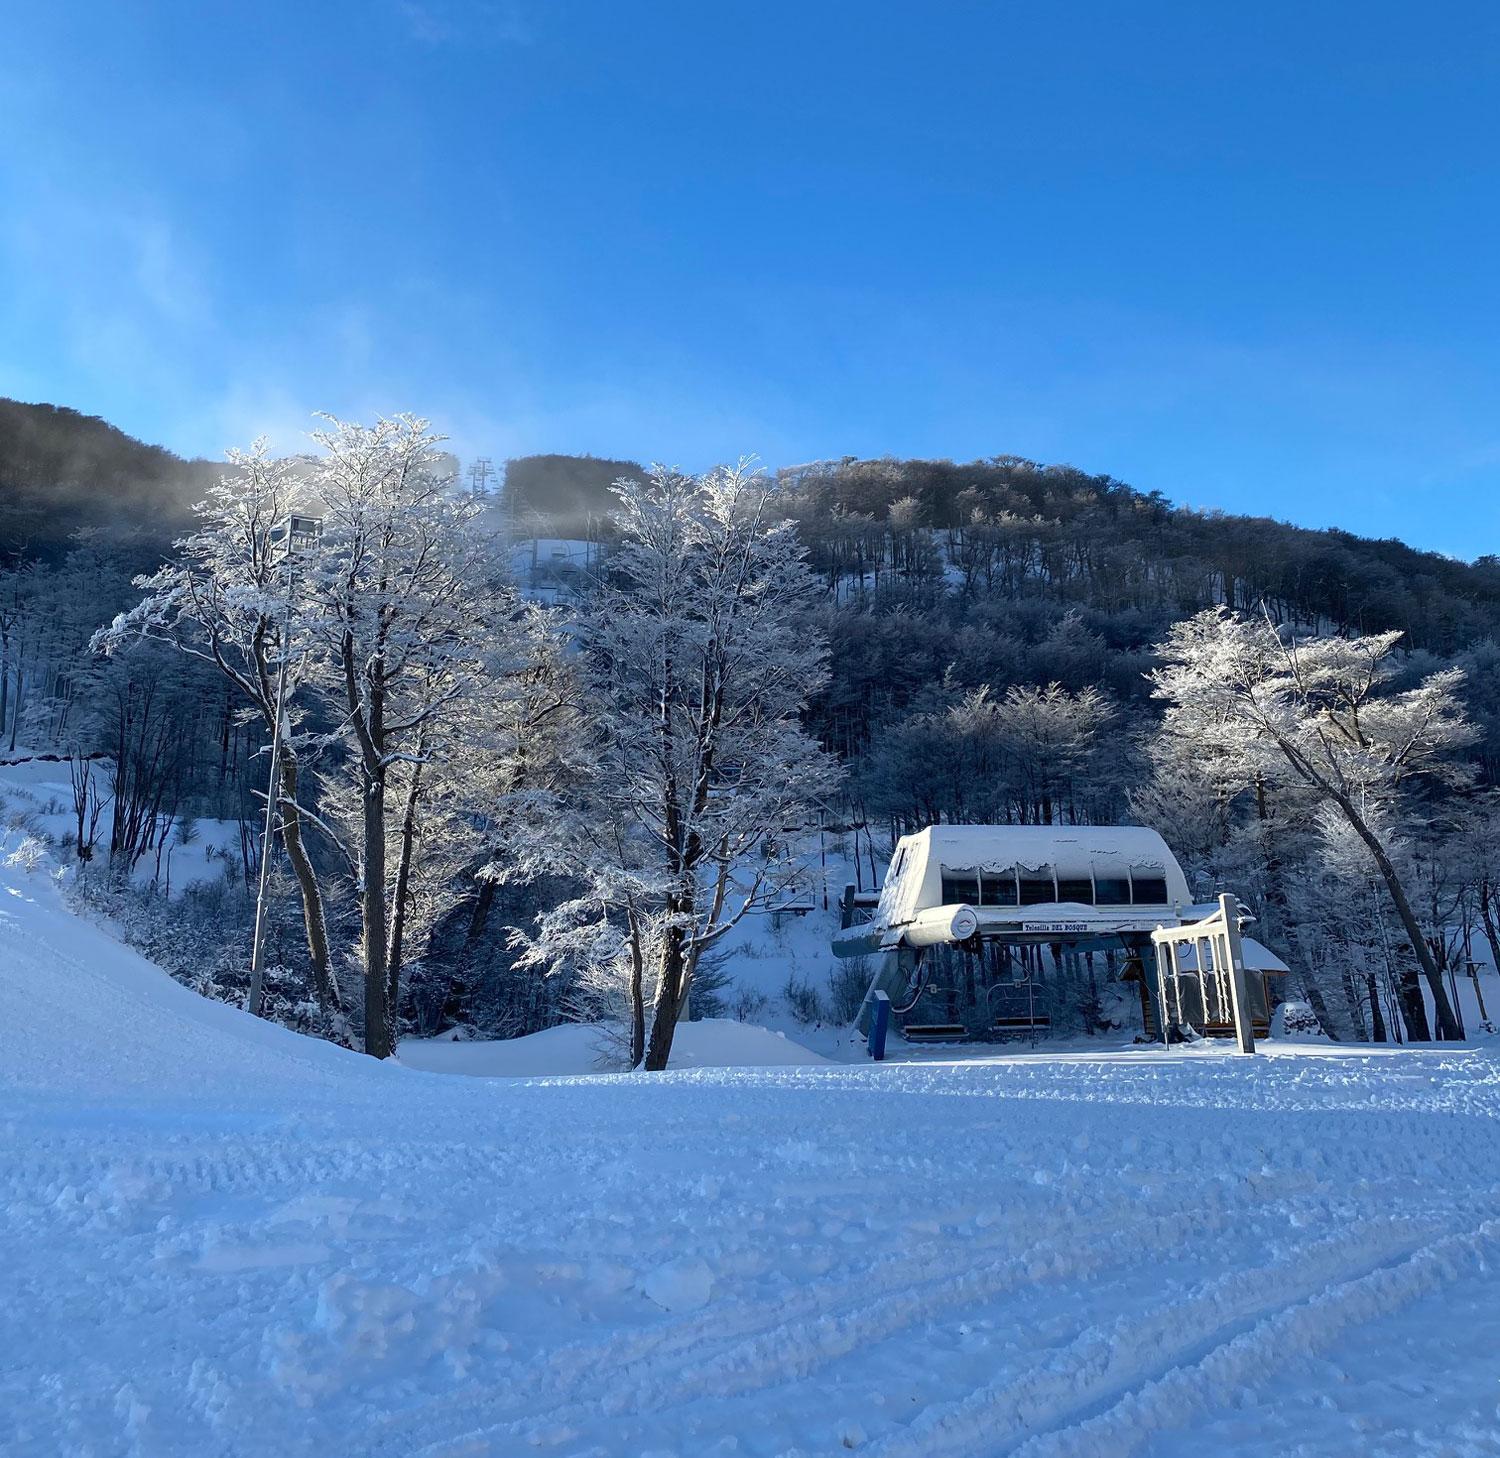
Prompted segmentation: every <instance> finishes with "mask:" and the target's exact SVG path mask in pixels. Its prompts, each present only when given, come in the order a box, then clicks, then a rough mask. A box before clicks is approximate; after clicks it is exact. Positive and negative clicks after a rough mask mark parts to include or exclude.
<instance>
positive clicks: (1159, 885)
mask: <svg viewBox="0 0 1500 1458" xmlns="http://www.w3.org/2000/svg"><path fill="white" fill-rule="evenodd" d="M1130 889H1131V900H1132V901H1133V902H1134V903H1135V904H1136V905H1137V906H1165V905H1166V904H1167V882H1166V878H1165V877H1164V876H1152V875H1145V876H1137V875H1134V874H1132V875H1131V877H1130Z"/></svg>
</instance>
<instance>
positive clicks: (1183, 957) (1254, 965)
mask: <svg viewBox="0 0 1500 1458" xmlns="http://www.w3.org/2000/svg"><path fill="white" fill-rule="evenodd" d="M1240 954H1241V955H1242V956H1243V957H1244V959H1245V970H1246V971H1247V972H1290V971H1291V970H1292V969H1291V968H1290V967H1288V966H1287V964H1286V963H1285V962H1283V961H1282V960H1281V958H1280V957H1278V956H1277V955H1276V953H1275V952H1273V951H1272V950H1271V949H1270V948H1269V947H1268V946H1266V944H1265V943H1264V942H1258V941H1256V940H1255V938H1254V937H1247V936H1243V935H1242V936H1241V937H1240ZM1177 965H1178V967H1179V968H1180V969H1181V970H1182V971H1184V972H1196V971H1197V970H1198V951H1197V948H1196V947H1194V946H1193V944H1192V943H1191V942H1183V943H1181V944H1180V945H1179V946H1178V949H1177ZM1209 965H1210V966H1212V965H1213V963H1212V961H1210V963H1209Z"/></svg>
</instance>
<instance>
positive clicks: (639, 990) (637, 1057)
mask: <svg viewBox="0 0 1500 1458" xmlns="http://www.w3.org/2000/svg"><path fill="white" fill-rule="evenodd" d="M631 923H632V924H631V928H630V1066H631V1067H632V1068H639V1067H640V1066H641V1063H642V1061H643V1060H644V1059H645V1057H646V999H645V993H644V988H643V985H642V984H643V983H644V981H645V965H644V964H645V950H644V948H642V946H641V936H640V928H639V927H638V926H637V925H635V918H634V916H632V917H631Z"/></svg>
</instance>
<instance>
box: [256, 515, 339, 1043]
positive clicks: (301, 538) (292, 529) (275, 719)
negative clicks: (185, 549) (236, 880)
mask: <svg viewBox="0 0 1500 1458" xmlns="http://www.w3.org/2000/svg"><path fill="white" fill-rule="evenodd" d="M322 531H323V523H322V521H321V520H320V519H319V518H318V517H315V516H289V517H287V519H286V522H285V524H284V525H281V526H276V527H272V528H271V534H270V539H271V542H272V543H273V544H274V543H275V542H277V541H279V540H281V539H282V538H283V537H284V538H285V539H286V551H285V553H284V554H283V557H282V565H283V566H284V567H285V568H286V600H285V602H284V604H283V606H282V612H281V662H280V663H279V664H278V665H277V668H276V697H275V699H274V700H273V702H272V705H271V773H270V775H269V777H268V778H267V781H266V824H265V831H264V833H263V834H262V836H261V841H260V886H259V889H258V890H257V891H256V893H255V939H254V941H253V942H252V943H251V947H250V998H249V1004H248V1005H249V1010H250V1012H251V1014H252V1015H253V1016H255V1017H259V1016H260V1010H261V1006H262V1004H263V1003H264V1001H265V991H266V887H267V885H268V884H269V882H270V879H271V836H272V834H273V833H274V830H275V824H276V805H277V803H278V801H279V800H280V798H281V793H280V789H279V785H278V782H279V780H280V777H281V735H282V729H281V718H282V714H283V713H284V711H285V703H286V669H287V664H288V663H289V662H290V661H291V657H292V562H293V555H294V553H296V552H298V551H300V550H301V549H303V548H304V547H310V546H312V545H313V543H314V542H316V541H317V540H318V538H319V536H321V535H322Z"/></svg>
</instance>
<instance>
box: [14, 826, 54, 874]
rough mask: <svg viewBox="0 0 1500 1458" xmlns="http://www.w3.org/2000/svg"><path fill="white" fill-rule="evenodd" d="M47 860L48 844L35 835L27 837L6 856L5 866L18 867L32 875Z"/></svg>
mask: <svg viewBox="0 0 1500 1458" xmlns="http://www.w3.org/2000/svg"><path fill="white" fill-rule="evenodd" d="M46 859H47V845H46V842H45V841H43V840H41V839H39V838H38V837H37V836H35V835H26V836H23V837H22V838H21V843H20V844H19V845H18V846H16V848H15V849H14V850H13V851H11V853H10V854H9V855H8V856H6V858H5V864H6V865H7V866H14V867H17V868H19V869H20V870H23V871H25V872H26V873H27V874H28V875H30V874H31V872H32V871H34V870H36V868H37V867H38V866H39V865H41V864H42V862H43V861H45V860H46Z"/></svg>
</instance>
